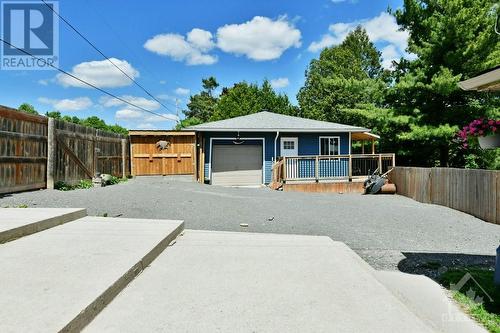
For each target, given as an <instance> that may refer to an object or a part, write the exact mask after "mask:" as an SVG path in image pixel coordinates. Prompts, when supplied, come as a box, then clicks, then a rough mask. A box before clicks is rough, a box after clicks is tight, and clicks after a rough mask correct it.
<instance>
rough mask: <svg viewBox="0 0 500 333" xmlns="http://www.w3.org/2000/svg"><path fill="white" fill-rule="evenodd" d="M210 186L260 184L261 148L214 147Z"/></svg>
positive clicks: (249, 146)
mask: <svg viewBox="0 0 500 333" xmlns="http://www.w3.org/2000/svg"><path fill="white" fill-rule="evenodd" d="M212 184H213V185H224V186H248V185H260V184H262V146H260V145H239V146H237V145H214V146H213V151H212Z"/></svg>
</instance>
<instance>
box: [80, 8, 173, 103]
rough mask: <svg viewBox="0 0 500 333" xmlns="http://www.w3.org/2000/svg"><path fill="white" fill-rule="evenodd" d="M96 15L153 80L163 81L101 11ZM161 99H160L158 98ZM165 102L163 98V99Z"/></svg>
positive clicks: (167, 101)
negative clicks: (140, 63)
mask: <svg viewBox="0 0 500 333" xmlns="http://www.w3.org/2000/svg"><path fill="white" fill-rule="evenodd" d="M85 1H86V3H87V5H89V6H91V3H90V0H85ZM94 14H95V15H97V16H99V21H100V22H101V23H102V24H104V25H105V26H106V27H107V28H108V30H109V31H110V32H111V33H112V34H113V35H114V36H115V37H116V39H117V40H118V41H119V42H120V43H121V44H122V45H123V46H124V48H125V49H126V50H127V51H128V52H130V53H131V54H132V55H133V56H134V57H136V58H138V59H139V60H140V61H142V67H143V68H144V70H145V71H146V72H147V73H148V74H149V75H151V76H152V77H153V78H155V79H156V80H157V81H161V80H160V79H159V77H158V76H157V75H156V73H155V72H154V71H151V70H150V69H149V68H148V66H147V61H144V58H143V57H142V56H141V55H140V54H138V53H137V52H136V51H135V50H134V49H133V48H131V47H130V45H129V44H128V43H127V41H126V40H124V39H123V38H122V37H121V36H120V34H119V33H118V32H116V30H115V29H114V28H113V27H112V26H111V25H110V24H109V23H108V22H107V21H106V17H104V15H102V14H101V12H100V11H94ZM158 98H159V97H158ZM161 99H162V100H163V98H161ZM164 103H167V104H168V105H169V106H172V107H177V105H176V104H175V103H174V102H171V101H169V100H164Z"/></svg>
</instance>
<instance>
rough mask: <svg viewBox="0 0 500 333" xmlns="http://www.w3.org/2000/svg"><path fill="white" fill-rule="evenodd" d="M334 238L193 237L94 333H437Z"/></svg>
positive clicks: (158, 263)
mask: <svg viewBox="0 0 500 333" xmlns="http://www.w3.org/2000/svg"><path fill="white" fill-rule="evenodd" d="M373 273H374V271H373V270H372V268H371V267H370V266H368V265H367V264H366V263H365V262H363V261H362V260H361V258H359V257H358V256H357V255H356V254H355V253H354V252H353V251H352V250H350V249H349V248H348V247H347V246H346V245H344V244H343V243H340V242H334V241H332V240H331V239H329V238H327V237H315V236H295V235H275V234H249V233H231V232H209V231H191V230H189V231H186V232H185V234H184V236H183V237H179V238H178V239H177V242H176V244H175V245H173V246H172V247H170V248H169V249H168V251H165V252H164V253H162V254H161V255H160V256H159V257H158V258H157V259H156V260H155V261H154V262H153V263H152V264H151V266H150V267H149V268H148V269H146V270H145V271H144V272H143V273H142V274H141V275H140V276H139V277H137V279H135V280H134V281H133V282H132V283H131V284H130V285H129V286H128V287H127V288H126V289H125V290H124V291H123V292H122V293H121V294H120V295H118V296H117V297H116V299H115V300H114V301H113V302H112V303H111V304H110V305H109V306H108V307H106V308H105V309H104V310H103V311H102V312H101V313H100V314H99V315H98V316H97V317H96V319H95V320H94V321H93V322H92V323H90V325H89V326H87V327H86V328H85V331H86V332H141V331H142V332H159V331H163V332H301V333H303V332H315V333H316V332H384V333H386V332H398V333H399V332H432V330H431V329H429V327H428V326H427V325H425V324H424V323H423V322H422V321H421V320H420V319H419V318H418V317H417V316H415V315H414V314H413V313H412V312H411V311H409V310H408V308H407V307H406V306H405V305H403V303H401V302H400V300H399V299H397V298H396V297H395V296H394V295H393V294H392V293H391V292H390V291H388V290H387V289H386V288H385V287H384V286H383V285H382V284H381V283H380V282H379V281H378V280H377V279H376V278H375V277H374V275H373Z"/></svg>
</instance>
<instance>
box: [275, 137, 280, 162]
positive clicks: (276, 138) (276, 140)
mask: <svg viewBox="0 0 500 333" xmlns="http://www.w3.org/2000/svg"><path fill="white" fill-rule="evenodd" d="M279 136H280V131H277V132H276V136H275V137H274V160H273V163H274V162H276V157H277V156H276V154H277V152H278V148H277V147H276V145H277V144H278V137H279Z"/></svg>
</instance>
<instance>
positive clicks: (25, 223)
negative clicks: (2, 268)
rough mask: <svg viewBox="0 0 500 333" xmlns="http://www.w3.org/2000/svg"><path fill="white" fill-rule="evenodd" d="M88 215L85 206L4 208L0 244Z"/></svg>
mask: <svg viewBox="0 0 500 333" xmlns="http://www.w3.org/2000/svg"><path fill="white" fill-rule="evenodd" d="M86 215H87V211H86V210H85V209H84V208H2V209H0V244H1V243H5V242H7V241H9V240H13V239H16V238H19V237H23V236H26V235H30V234H33V233H35V232H39V231H42V230H45V229H49V228H52V227H55V226H56V225H60V224H63V223H67V222H70V221H73V220H76V219H79V218H81V217H84V216H86Z"/></svg>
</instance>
